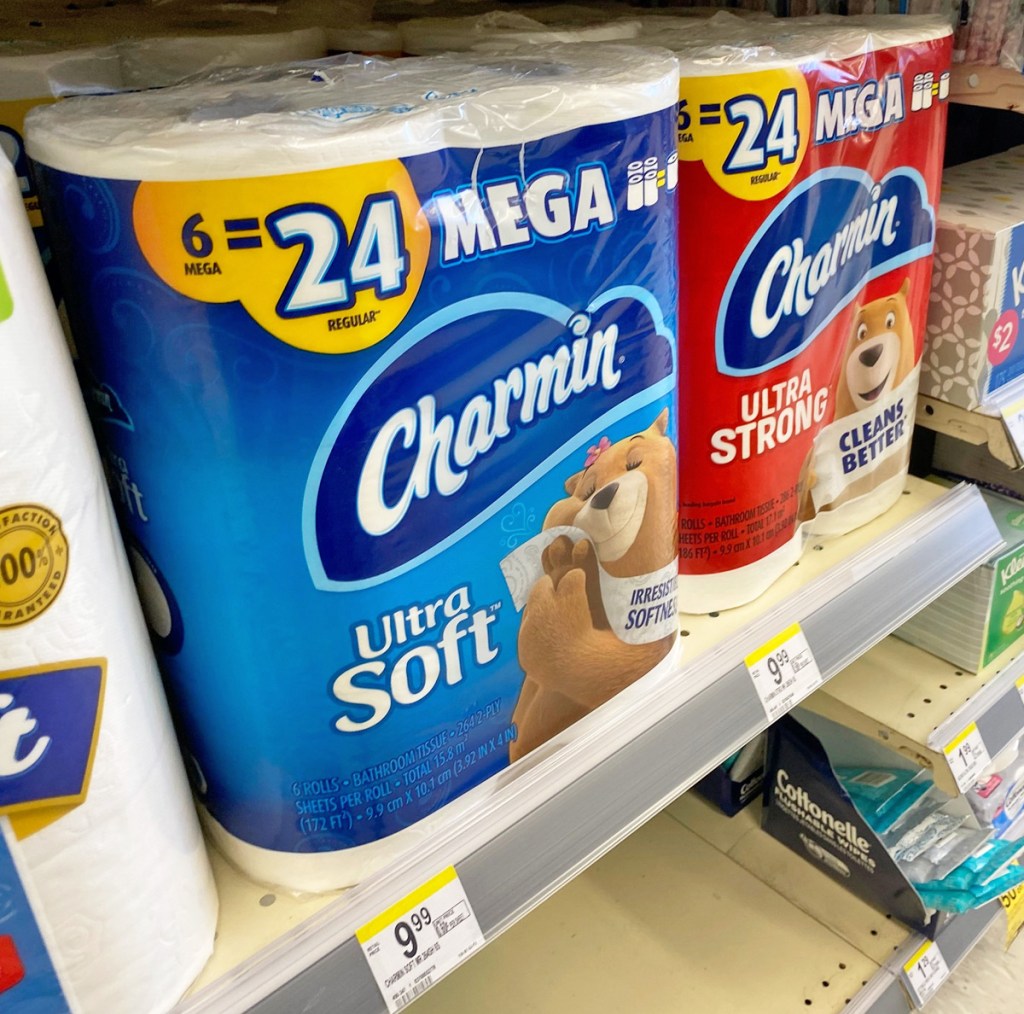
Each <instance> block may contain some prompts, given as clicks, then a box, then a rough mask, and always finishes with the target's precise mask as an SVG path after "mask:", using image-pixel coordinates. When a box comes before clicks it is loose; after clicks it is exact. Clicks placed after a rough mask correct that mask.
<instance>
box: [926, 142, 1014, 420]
mask: <svg viewBox="0 0 1024 1014" xmlns="http://www.w3.org/2000/svg"><path fill="white" fill-rule="evenodd" d="M1022 307H1024V146H1022V147H1019V148H1012V149H1011V150H1010V151H1008V152H1005V153H1003V154H1001V155H992V156H990V157H988V158H983V159H979V160H978V161H976V162H967V163H965V164H963V165H959V166H955V167H953V168H952V169H947V170H946V172H945V174H944V176H943V180H942V202H941V205H940V207H939V213H938V223H937V229H936V238H935V265H934V271H933V274H932V295H931V304H930V307H929V311H928V326H927V335H926V345H925V350H924V355H923V356H922V359H921V393H922V394H926V395H930V396H931V397H933V398H940V399H941V400H943V401H947V402H951V403H952V404H954V405H960V406H962V407H963V408H967V409H973V408H977V407H978V406H979V405H981V404H983V403H984V402H985V401H986V400H987V398H988V397H989V396H990V395H991V394H992V393H993V392H994V391H996V390H998V389H999V388H1000V387H1003V386H1004V385H1005V384H1008V383H1009V382H1010V381H1011V380H1014V379H1016V378H1017V377H1019V376H1020V375H1021V374H1022V373H1024V335H1022V334H1021V330H1022V313H1021V310H1022Z"/></svg>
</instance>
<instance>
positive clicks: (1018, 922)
mask: <svg viewBox="0 0 1024 1014" xmlns="http://www.w3.org/2000/svg"><path fill="white" fill-rule="evenodd" d="M999 904H1000V905H1002V906H1003V911H1004V912H1006V947H1007V949H1009V947H1010V944H1012V943H1013V942H1014V940H1016V939H1017V934H1018V933H1020V928H1021V926H1024V884H1022V885H1020V886H1019V887H1011V888H1010V890H1008V891H1007V892H1006V894H1001V895H999Z"/></svg>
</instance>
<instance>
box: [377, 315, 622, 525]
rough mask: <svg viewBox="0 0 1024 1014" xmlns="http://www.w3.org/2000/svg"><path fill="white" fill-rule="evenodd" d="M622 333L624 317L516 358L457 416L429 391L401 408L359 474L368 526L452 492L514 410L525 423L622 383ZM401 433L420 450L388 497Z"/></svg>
mask: <svg viewBox="0 0 1024 1014" xmlns="http://www.w3.org/2000/svg"><path fill="white" fill-rule="evenodd" d="M580 325H581V327H586V322H585V321H582V320H581V321H580ZM618 338H619V328H618V325H617V324H610V325H608V327H606V328H605V329H604V330H603V331H594V332H592V333H591V334H589V335H587V336H586V337H582V338H576V339H574V340H573V339H572V337H571V336H569V337H568V338H567V339H566V340H565V341H564V342H562V343H561V344H559V345H558V347H557V348H556V349H555V350H554V351H553V352H545V353H544V354H543V355H541V356H538V357H537V358H535V359H527V360H526V361H525V362H522V363H517V364H516V365H515V366H513V367H512V368H511V369H510V370H509V371H508V373H507V374H505V375H504V376H501V377H495V378H494V381H493V385H492V386H493V390H492V392H491V393H490V394H488V395H481V396H478V397H476V398H474V399H471V400H470V401H469V402H467V403H466V405H465V406H464V407H463V409H462V411H461V412H460V413H459V414H458V417H457V418H456V417H455V416H454V415H447V414H440V415H439V414H438V408H437V399H436V398H435V397H434V396H433V395H429V394H428V395H424V396H423V397H422V398H420V399H419V400H418V401H417V402H416V404H415V405H414V406H406V407H403V408H401V409H399V410H398V411H397V412H395V413H394V415H392V416H391V417H390V418H389V419H387V420H386V421H385V422H384V423H383V424H382V425H381V427H380V429H379V431H378V432H377V435H376V436H375V437H374V439H373V443H372V444H371V445H370V451H369V453H368V454H367V456H366V460H365V461H364V462H363V470H362V472H361V473H360V476H359V489H358V493H357V513H358V516H359V523H360V525H361V526H362V528H363V530H364V531H366V532H369V533H370V534H371V535H386V534H387V533H388V532H390V531H391V530H392V529H393V528H395V527H396V526H397V525H399V524H401V522H402V519H403V518H404V517H405V515H406V514H407V513H408V511H409V507H410V506H411V504H412V501H413V499H414V498H416V499H420V500H422V499H425V498H426V497H429V496H430V495H431V493H433V492H435V491H436V492H437V493H439V494H440V495H441V496H446V497H447V496H451V495H452V494H454V493H457V492H458V491H459V490H460V489H461V488H462V485H463V483H464V482H465V481H466V476H467V475H468V474H469V472H468V470H469V468H470V467H471V466H472V465H473V463H474V462H475V461H476V459H477V458H479V457H480V456H481V455H482V454H486V453H487V452H488V451H490V450H491V448H492V447H493V446H494V444H495V443H496V442H497V441H499V440H507V439H509V438H510V437H511V436H512V434H513V427H512V416H513V415H514V414H517V415H518V418H519V423H520V425H529V424H530V423H532V422H534V420H536V419H539V418H541V417H542V416H545V415H548V414H549V413H551V412H553V411H555V410H556V409H557V408H558V407H559V406H560V405H564V404H565V403H566V402H567V401H568V400H569V399H570V398H574V397H577V396H579V395H581V394H584V393H585V392H586V391H587V389H588V388H591V387H596V386H598V385H600V386H601V387H603V388H604V389H605V390H606V391H612V390H614V389H615V388H616V387H618V386H619V381H620V380H621V379H622V374H621V373H620V371H619V370H618V368H617V366H616V358H617V350H616V343H617V341H618ZM399 438H401V446H402V447H403V448H408V447H410V446H414V447H415V448H416V457H415V462H414V464H413V467H412V471H411V472H410V474H409V476H408V479H407V481H406V483H405V487H404V488H403V489H402V491H401V493H400V495H399V496H398V498H397V499H396V500H395V502H394V503H389V502H388V499H387V497H385V495H384V480H385V477H386V475H387V472H388V466H389V463H390V460H391V454H392V450H393V449H394V447H395V444H396V442H397V441H398V440H399Z"/></svg>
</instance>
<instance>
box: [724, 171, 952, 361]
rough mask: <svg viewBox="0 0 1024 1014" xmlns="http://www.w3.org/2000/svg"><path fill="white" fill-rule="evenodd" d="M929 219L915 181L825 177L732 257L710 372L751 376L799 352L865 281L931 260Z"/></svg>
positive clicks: (791, 198)
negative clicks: (734, 259) (713, 367)
mask: <svg viewBox="0 0 1024 1014" xmlns="http://www.w3.org/2000/svg"><path fill="white" fill-rule="evenodd" d="M934 235H935V214H934V211H933V210H932V207H931V205H930V204H929V203H928V194H927V190H926V187H925V183H924V180H923V178H922V177H921V175H920V173H918V172H917V171H916V170H914V169H909V168H904V169H897V170H894V171H893V172H891V173H889V174H888V175H887V176H886V177H885V178H884V179H882V180H881V181H879V182H875V180H873V179H872V177H871V176H869V175H868V174H867V173H865V172H863V171H861V170H859V169H848V168H841V169H823V170H821V171H820V172H818V173H815V174H814V175H813V176H811V177H810V178H809V179H807V180H805V181H804V182H803V183H801V184H800V185H799V186H798V187H796V188H795V189H794V190H793V191H792V192H791V193H790V194H789V195H788V196H787V197H786V199H785V200H784V201H783V202H782V203H781V204H780V205H779V206H778V207H777V208H776V209H775V210H774V211H773V212H772V214H771V215H770V216H769V217H768V219H767V220H766V221H765V223H764V225H762V227H761V228H760V229H759V230H758V232H757V234H756V235H755V236H754V238H753V240H751V242H750V245H749V246H748V247H747V249H746V250H745V251H744V253H743V256H742V257H741V258H740V259H739V262H738V263H737V265H736V268H735V269H734V271H733V274H732V277H731V278H730V279H729V284H728V285H727V286H726V290H725V297H724V299H723V301H722V307H721V310H720V312H719V316H718V324H717V328H716V334H715V348H716V353H717V359H718V368H719V370H720V371H721V372H722V373H725V374H728V375H731V376H750V375H753V374H758V373H762V372H764V371H765V370H768V369H770V368H771V367H773V366H777V365H779V364H780V363H784V362H787V361H789V360H790V359H792V358H793V357H794V356H796V355H797V354H798V353H799V352H800V351H801V350H802V349H804V348H806V347H807V346H808V345H809V344H810V343H811V342H812V341H814V339H815V338H816V337H817V336H818V335H819V334H820V333H821V331H822V330H823V329H824V328H825V327H826V326H827V325H828V324H829V323H830V322H831V321H832V320H833V319H834V318H835V316H836V314H837V313H839V311H840V310H841V309H843V307H845V306H846V305H847V304H848V303H849V302H850V301H851V300H852V299H853V298H854V297H855V296H856V295H857V293H858V292H859V291H860V290H861V289H862V288H863V287H864V285H865V284H866V283H867V282H869V281H871V280H872V279H873V278H878V277H879V276H881V275H884V274H886V273H887V272H889V271H892V270H893V269H895V268H897V267H900V266H902V265H905V264H910V263H912V262H913V261H916V260H918V259H920V258H922V257H927V256H930V255H931V252H932V243H933V240H934Z"/></svg>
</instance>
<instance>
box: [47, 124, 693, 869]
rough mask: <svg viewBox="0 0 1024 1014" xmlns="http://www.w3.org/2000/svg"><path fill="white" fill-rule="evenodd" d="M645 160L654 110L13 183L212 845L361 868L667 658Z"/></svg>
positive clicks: (672, 304)
mask: <svg viewBox="0 0 1024 1014" xmlns="http://www.w3.org/2000/svg"><path fill="white" fill-rule="evenodd" d="M675 146H676V137H675V116H674V109H673V108H672V107H667V108H665V109H664V110H662V111H660V112H657V113H652V114H645V115H642V116H637V117H633V118H630V119H620V120H612V121H611V122H607V123H602V124H596V125H589V126H584V127H580V128H578V129H573V130H569V131H564V132H561V133H557V134H554V135H552V136H548V137H544V138H540V139H537V140H532V141H529V142H527V143H525V144H522V145H520V144H516V145H509V146H505V147H489V148H482V149H478V148H473V149H470V148H457V147H448V148H443V149H441V150H438V151H433V152H427V153H423V154H416V155H410V156H406V157H403V158H401V159H398V158H396V159H393V160H388V161H383V162H377V163H370V164H364V165H356V166H344V167H340V168H337V169H326V170H318V171H316V172H309V173H293V174H289V175H279V176H272V177H255V178H243V179H230V180H213V181H205V182H204V181H198V182H191V183H190V182H152V181H150V182H141V183H140V182H138V181H136V180H126V179H109V178H107V179H101V178H92V177H88V176H83V175H78V174H75V173H72V172H68V171H66V170H64V169H58V168H53V167H49V166H46V165H42V164H39V165H37V166H36V171H37V175H38V179H39V185H40V190H41V193H42V196H43V201H44V210H45V213H46V215H47V221H48V222H50V223H52V229H51V231H52V234H53V236H54V237H55V245H56V247H57V248H59V249H60V250H61V251H62V252H63V253H62V256H63V257H64V258H66V259H65V261H64V267H65V268H66V267H67V266H68V265H69V264H73V265H74V271H67V270H65V271H64V272H63V273H64V275H65V284H66V286H67V289H66V300H67V306H68V311H69V316H70V318H71V320H72V324H73V328H74V333H75V336H76V343H77V345H78V349H79V352H80V356H81V363H80V374H81V376H83V377H86V378H88V387H89V390H90V391H102V392H103V393H104V397H103V398H102V399H99V400H97V399H96V398H95V397H92V398H91V399H90V400H91V404H92V407H93V408H94V409H95V412H94V423H95V425H96V427H97V432H98V435H99V438H100V440H101V444H102V446H103V449H104V453H105V456H106V464H107V466H108V475H109V477H110V478H111V479H112V485H113V489H114V496H115V502H116V503H117V504H118V506H119V509H120V514H121V520H122V522H123V524H124V526H125V531H126V535H127V538H128V543H129V549H130V556H131V557H132V560H133V566H134V569H135V572H136V577H137V579H138V581H139V585H140V590H141V592H142V597H143V600H144V605H145V609H146V613H147V618H148V620H149V622H150V626H151V628H152V630H153V634H154V643H155V645H156V646H157V649H158V653H159V656H160V659H161V663H162V667H163V670H164V673H165V677H166V679H167V681H168V686H169V692H170V695H171V700H172V706H173V708H174V710H175V714H176V718H177V721H178V724H179V728H180V731H181V734H182V738H183V742H184V745H185V749H186V753H187V756H188V760H189V765H190V769H191V773H192V776H193V784H194V786H195V788H196V790H197V793H198V795H199V798H200V800H201V802H202V804H203V806H204V807H205V809H206V810H207V811H208V813H209V814H210V815H211V816H212V818H213V820H214V821H216V823H217V824H218V825H220V826H221V827H222V828H223V829H225V830H226V832H227V833H228V834H229V835H231V836H233V837H235V838H237V839H239V840H241V841H242V842H245V843H248V844H249V845H253V846H257V847H258V848H260V849H266V850H272V851H273V852H275V853H276V852H284V853H324V852H336V851H338V850H345V849H351V848H354V847H358V846H363V845H370V844H373V843H375V842H378V841H380V840H381V839H383V838H386V837H387V836H389V835H392V834H394V833H395V832H398V831H400V830H402V829H404V828H407V827H409V826H411V825H413V824H415V823H416V822H417V821H419V820H420V819H422V818H423V817H425V816H427V815H429V814H431V813H433V812H434V811H436V810H437V809H438V808H439V807H441V806H442V805H443V804H445V803H446V802H448V801H450V800H452V799H454V798H455V797H457V796H459V795H460V794H462V793H464V792H465V791H466V790H468V789H469V788H471V787H473V786H474V785H477V784H479V783H480V782H482V781H484V780H485V779H487V778H488V777H490V776H492V775H494V774H496V773H497V772H499V771H501V770H502V769H504V768H505V767H507V766H508V764H509V763H510V761H512V760H515V759H517V758H518V757H520V756H522V755H523V754H525V753H527V752H528V751H529V750H530V749H532V748H533V747H534V746H536V745H539V744H540V743H542V742H545V741H546V740H548V739H549V738H550V737H551V736H553V735H555V734H557V733H560V732H562V731H563V730H564V729H566V728H567V727H568V726H569V725H570V724H571V723H573V722H575V721H576V720H577V719H578V718H580V717H582V716H583V715H585V714H587V713H588V712H589V711H590V710H592V709H593V708H594V707H597V706H599V705H600V704H601V703H603V701H606V700H607V699H608V698H609V697H611V696H612V695H613V694H615V693H616V692H618V690H620V689H622V688H623V687H624V686H626V685H628V684H629V683H631V682H633V681H635V680H636V679H638V678H639V677H640V676H642V675H644V674H646V673H647V672H649V671H650V670H651V669H652V668H654V667H655V666H657V665H658V663H659V662H660V661H662V660H664V659H665V658H666V657H667V656H668V655H669V654H670V652H671V650H672V648H673V646H674V645H675V643H676V639H677V636H678V621H677V615H676V604H675V594H676V591H675V587H676V580H675V579H676V548H675V547H676V532H675V524H676V521H675V518H676V503H677V494H676V481H677V479H676V475H677V461H676V451H675V434H676V406H675V392H676V352H675V340H676V339H675V328H676V299H677V282H676V270H677V269H676V264H677V261H676V200H675V193H674V176H673V175H672V174H670V173H668V172H667V170H666V166H667V165H668V163H669V162H670V161H674V152H675ZM638 181H639V183H638ZM638 187H639V190H638ZM87 393H88V392H87ZM100 401H102V402H103V404H100ZM111 405H116V406H117V412H116V413H114V412H111V411H110V406H111ZM124 419H130V421H131V425H130V426H129V425H125V424H124Z"/></svg>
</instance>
